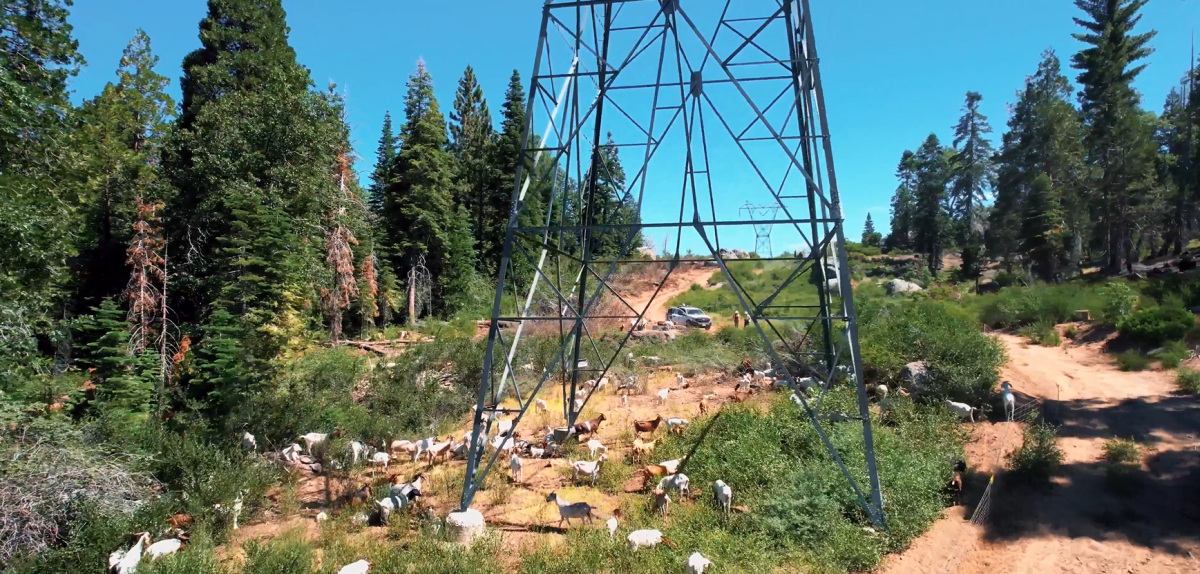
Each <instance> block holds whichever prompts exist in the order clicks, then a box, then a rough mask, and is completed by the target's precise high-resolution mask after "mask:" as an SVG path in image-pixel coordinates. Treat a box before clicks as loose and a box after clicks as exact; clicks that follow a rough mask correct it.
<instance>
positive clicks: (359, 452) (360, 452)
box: [350, 440, 371, 465]
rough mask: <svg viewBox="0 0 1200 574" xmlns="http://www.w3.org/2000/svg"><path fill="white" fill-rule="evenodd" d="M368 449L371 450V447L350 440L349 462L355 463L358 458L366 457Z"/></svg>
mask: <svg viewBox="0 0 1200 574" xmlns="http://www.w3.org/2000/svg"><path fill="white" fill-rule="evenodd" d="M370 450H371V447H369V446H367V445H365V444H363V443H361V442H358V441H356V440H352V441H350V464H352V465H357V464H358V459H359V458H366V456H367V453H368V452H370Z"/></svg>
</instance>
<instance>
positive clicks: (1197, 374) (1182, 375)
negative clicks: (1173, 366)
mask: <svg viewBox="0 0 1200 574" xmlns="http://www.w3.org/2000/svg"><path fill="white" fill-rule="evenodd" d="M1175 388H1176V389H1178V390H1179V392H1182V393H1188V394H1196V393H1200V371H1196V370H1194V369H1179V370H1178V371H1176V372H1175Z"/></svg>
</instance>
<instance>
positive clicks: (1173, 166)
mask: <svg viewBox="0 0 1200 574" xmlns="http://www.w3.org/2000/svg"><path fill="white" fill-rule="evenodd" d="M1190 121H1191V120H1190V118H1189V114H1188V109H1187V104H1186V102H1185V100H1184V94H1181V93H1180V91H1179V90H1176V89H1175V88H1171V91H1170V93H1168V94H1167V99H1166V101H1165V102H1164V103H1163V113H1162V116H1161V122H1160V124H1159V131H1158V134H1157V137H1158V142H1159V146H1160V154H1159V156H1160V158H1161V161H1162V162H1163V168H1164V169H1163V172H1162V174H1161V175H1162V184H1163V185H1165V186H1167V187H1169V189H1170V191H1169V193H1170V197H1169V198H1168V209H1167V212H1166V213H1164V214H1162V217H1161V218H1160V222H1159V224H1158V225H1156V227H1158V228H1160V229H1162V230H1163V235H1164V237H1163V239H1164V241H1163V243H1162V248H1161V250H1160V251H1159V252H1158V253H1157V255H1159V256H1162V255H1166V254H1167V253H1168V252H1172V253H1174V254H1175V255H1179V254H1181V253H1182V252H1183V248H1184V246H1185V245H1187V243H1188V242H1189V241H1190V240H1191V238H1192V227H1193V226H1192V220H1193V219H1194V218H1195V217H1196V213H1195V212H1196V209H1195V202H1194V201H1192V199H1193V197H1194V194H1193V190H1192V188H1193V182H1194V180H1195V178H1194V175H1193V173H1192V172H1193V171H1194V163H1195V161H1194V158H1193V156H1192V153H1193V148H1194V145H1193V142H1192V141H1191V140H1192V137H1193V136H1194V134H1195V133H1196V132H1195V128H1194V126H1192V125H1190Z"/></svg>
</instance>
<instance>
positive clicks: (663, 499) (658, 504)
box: [654, 488, 671, 516]
mask: <svg viewBox="0 0 1200 574" xmlns="http://www.w3.org/2000/svg"><path fill="white" fill-rule="evenodd" d="M670 505H671V497H670V496H669V495H668V494H667V491H665V490H663V489H661V488H656V489H654V511H655V512H657V513H659V514H661V515H663V516H667V515H668V514H670V509H669V508H668V507H669V506H670Z"/></svg>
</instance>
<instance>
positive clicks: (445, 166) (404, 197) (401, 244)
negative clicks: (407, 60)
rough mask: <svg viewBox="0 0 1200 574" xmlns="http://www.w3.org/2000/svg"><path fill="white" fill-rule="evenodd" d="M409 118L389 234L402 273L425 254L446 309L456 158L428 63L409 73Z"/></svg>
mask: <svg viewBox="0 0 1200 574" xmlns="http://www.w3.org/2000/svg"><path fill="white" fill-rule="evenodd" d="M404 112H405V121H404V126H403V127H402V128H401V129H400V139H401V141H402V142H403V143H402V144H401V146H400V153H399V154H398V155H397V156H396V165H395V169H394V170H393V175H392V183H391V185H389V186H388V189H387V195H386V197H385V202H384V225H385V227H386V234H385V237H386V238H387V240H388V241H389V242H390V245H391V250H392V254H393V261H392V265H393V266H394V268H395V270H396V275H397V276H398V277H407V274H408V271H409V270H410V269H411V268H412V267H413V266H414V265H416V264H417V261H418V259H419V258H420V257H421V256H424V257H425V266H426V268H428V269H429V272H430V274H431V275H432V276H433V280H434V284H435V285H437V286H438V287H439V292H438V295H439V297H437V299H438V302H437V303H438V304H436V305H435V308H436V309H438V310H444V306H443V305H442V304H441V303H440V302H441V301H444V295H445V292H444V288H445V284H444V281H445V279H446V277H445V273H446V270H447V265H448V264H449V263H450V261H449V257H450V250H449V242H450V239H451V238H450V235H451V228H452V226H453V224H454V222H453V221H452V220H453V218H454V215H455V211H454V198H453V190H454V180H453V177H454V157H453V156H452V155H450V152H449V151H447V149H446V148H447V143H448V141H447V138H446V121H445V119H444V117H443V116H442V112H441V110H440V109H439V108H438V103H437V99H436V98H435V97H434V93H433V77H432V76H430V75H429V72H428V71H427V70H426V69H425V62H423V61H421V62H418V63H417V69H416V71H414V72H413V73H412V75H411V76H409V79H408V92H407V94H406V95H405V98H404Z"/></svg>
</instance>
